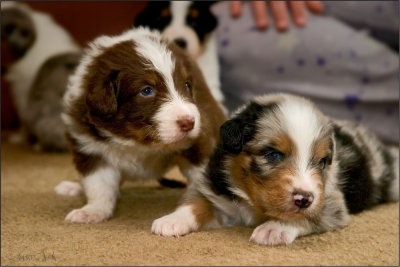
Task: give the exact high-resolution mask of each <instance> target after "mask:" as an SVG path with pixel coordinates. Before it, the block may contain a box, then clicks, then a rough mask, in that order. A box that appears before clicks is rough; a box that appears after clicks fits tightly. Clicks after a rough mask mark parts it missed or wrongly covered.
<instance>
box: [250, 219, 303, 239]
mask: <svg viewBox="0 0 400 267" xmlns="http://www.w3.org/2000/svg"><path fill="white" fill-rule="evenodd" d="M297 235H298V230H297V229H296V228H295V227H293V226H289V225H285V224H283V223H280V222H275V221H270V222H266V223H264V224H261V225H259V226H258V227H257V228H256V229H254V231H253V234H252V235H251V237H250V241H252V242H254V243H257V244H260V245H282V244H284V245H287V244H290V243H292V242H293V241H294V240H295V239H296V237H297Z"/></svg>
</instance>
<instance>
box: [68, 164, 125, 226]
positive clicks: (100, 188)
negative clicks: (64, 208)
mask: <svg viewBox="0 0 400 267" xmlns="http://www.w3.org/2000/svg"><path fill="white" fill-rule="evenodd" d="M120 179H121V174H120V172H119V171H118V170H116V169H114V168H112V167H109V166H103V167H100V168H98V169H96V170H95V171H94V172H92V173H91V174H89V175H87V176H86V177H84V178H83V179H82V185H83V188H84V191H85V194H86V197H87V201H88V203H87V204H86V205H85V206H83V207H82V208H80V209H75V210H72V211H71V212H70V213H69V214H68V215H67V217H66V218H65V220H67V221H70V222H77V223H96V222H101V221H104V220H106V219H108V218H110V217H111V216H112V214H113V212H114V208H115V204H116V201H117V197H118V193H119V183H120Z"/></svg>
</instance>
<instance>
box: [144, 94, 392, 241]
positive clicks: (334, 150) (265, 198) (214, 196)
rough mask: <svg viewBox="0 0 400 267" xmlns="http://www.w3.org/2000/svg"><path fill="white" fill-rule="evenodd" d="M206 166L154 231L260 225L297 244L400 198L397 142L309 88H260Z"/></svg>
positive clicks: (224, 130)
mask: <svg viewBox="0 0 400 267" xmlns="http://www.w3.org/2000/svg"><path fill="white" fill-rule="evenodd" d="M220 134H221V142H220V144H219V145H218V147H217V149H216V150H215V152H214V154H213V156H212V157H211V158H210V161H209V164H208V167H207V170H206V174H205V176H204V178H203V179H199V180H198V181H197V184H193V185H192V186H191V187H190V188H189V190H188V192H187V193H186V195H185V197H184V199H183V204H182V205H181V206H180V207H179V208H178V209H177V210H176V211H175V212H173V213H172V214H170V215H167V216H164V217H162V218H160V219H158V220H156V221H155V222H154V223H153V226H152V232H153V233H155V234H159V235H164V236H178V235H184V234H187V233H189V232H191V231H196V230H198V229H200V228H206V227H216V226H223V225H225V226H229V225H248V226H250V225H251V226H254V225H258V227H257V228H255V230H254V231H253V234H252V236H251V238H250V240H251V241H253V242H255V243H258V244H262V245H276V244H289V243H291V242H293V240H294V239H295V238H296V237H297V236H302V235H307V234H310V233H319V232H324V231H328V230H332V229H336V228H340V227H344V226H346V225H347V224H348V222H349V219H350V216H349V214H354V213H358V212H361V211H362V210H364V209H368V208H371V207H373V206H374V205H376V204H379V203H383V202H388V201H397V200H398V198H399V155H398V152H399V150H398V147H387V146H385V145H383V144H382V143H381V142H380V141H379V140H378V139H377V138H376V137H375V136H374V135H373V134H371V133H370V132H369V131H367V130H366V129H365V128H364V127H362V126H359V125H355V124H352V123H350V122H346V121H339V120H332V119H330V118H328V117H326V116H325V115H323V114H322V113H321V112H320V111H319V110H318V109H317V108H316V107H315V106H314V105H313V104H312V103H311V102H309V101H308V100H306V99H304V98H300V97H296V96H291V95H285V94H278V95H267V96H261V97H257V98H255V99H254V101H253V102H251V103H250V104H249V105H247V106H245V107H243V108H241V109H240V110H239V111H238V112H237V113H236V114H235V115H234V116H233V117H232V118H231V119H230V120H229V121H227V122H226V123H224V124H223V125H222V127H221V130H220Z"/></svg>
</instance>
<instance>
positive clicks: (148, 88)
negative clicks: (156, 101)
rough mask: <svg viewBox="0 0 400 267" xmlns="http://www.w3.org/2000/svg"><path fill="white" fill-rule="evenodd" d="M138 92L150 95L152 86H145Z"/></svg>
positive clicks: (152, 92)
mask: <svg viewBox="0 0 400 267" xmlns="http://www.w3.org/2000/svg"><path fill="white" fill-rule="evenodd" d="M140 94H141V95H142V96H151V95H153V94H154V91H153V88H151V87H146V88H144V89H143V90H142V91H140Z"/></svg>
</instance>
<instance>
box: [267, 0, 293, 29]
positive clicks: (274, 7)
mask: <svg viewBox="0 0 400 267" xmlns="http://www.w3.org/2000/svg"><path fill="white" fill-rule="evenodd" d="M269 5H270V7H271V12H272V16H273V17H274V20H275V28H276V29H277V30H278V31H285V30H287V29H288V27H289V15H288V10H287V7H286V5H287V3H286V1H270V2H269Z"/></svg>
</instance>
